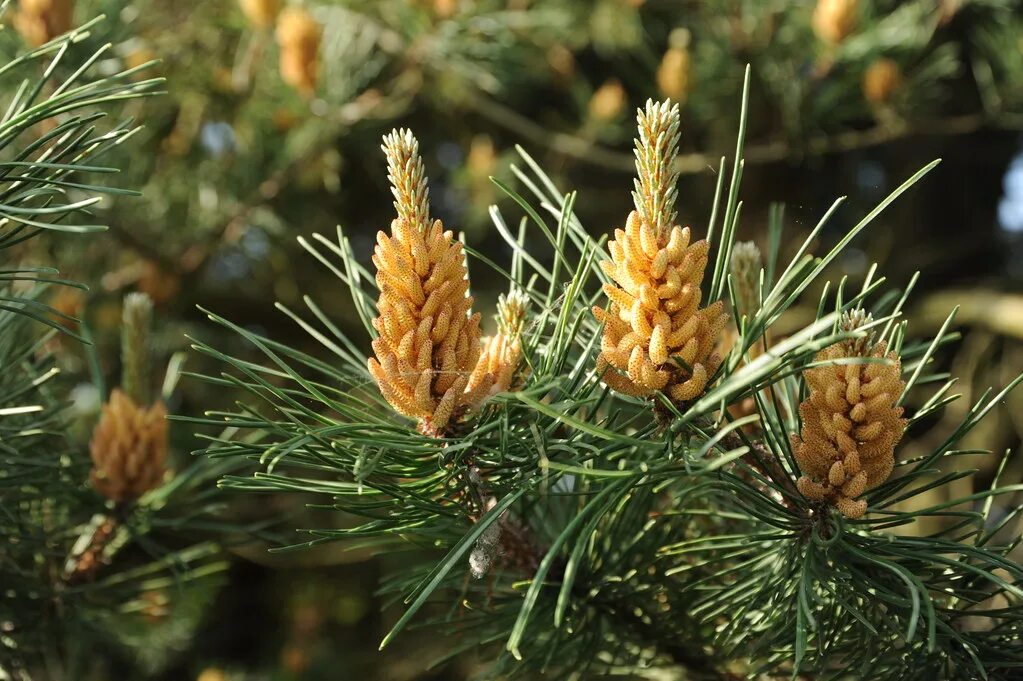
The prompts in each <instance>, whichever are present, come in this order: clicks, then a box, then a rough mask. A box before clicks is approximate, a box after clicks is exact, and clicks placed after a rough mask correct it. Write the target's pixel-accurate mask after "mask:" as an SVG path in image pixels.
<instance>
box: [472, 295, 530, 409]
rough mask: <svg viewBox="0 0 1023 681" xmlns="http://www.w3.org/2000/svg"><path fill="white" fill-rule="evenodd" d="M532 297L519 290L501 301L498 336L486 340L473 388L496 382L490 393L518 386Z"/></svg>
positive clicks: (500, 298) (474, 374) (474, 373)
mask: <svg viewBox="0 0 1023 681" xmlns="http://www.w3.org/2000/svg"><path fill="white" fill-rule="evenodd" d="M528 306H529V298H527V297H526V295H525V294H524V293H522V292H521V291H519V290H517V289H515V290H512V291H511V293H509V294H508V295H507V296H505V295H504V294H502V295H501V296H500V297H499V298H498V301H497V315H496V316H497V333H496V334H494V335H493V336H487V337H486V338H484V339H483V341H482V350H481V352H480V360H479V362H477V364H476V369H475V370H474V371H473V372H472V376H471V377H470V378H469V389H470V390H472V389H475V387H476V386H477V385H479V384H481V383H482V382H485V381H486V380H488V379H487V376H488V375H489V376H490V377H492V379H493V386H492V387H491V388H490V394H497V393H501V392H505V391H507V390H510V389H512V388H513V387H514V383H515V374H516V371H517V370H518V368H519V364H520V363H521V361H522V324H523V322H524V321H525V318H526V309H527V307H528Z"/></svg>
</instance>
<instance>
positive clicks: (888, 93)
mask: <svg viewBox="0 0 1023 681" xmlns="http://www.w3.org/2000/svg"><path fill="white" fill-rule="evenodd" d="M901 84H902V70H901V69H900V68H899V65H898V64H897V63H895V61H894V60H892V59H888V58H887V57H883V58H881V59H878V60H877V61H875V62H874V63H873V64H871V65H870V66H869V67H868V68H867V70H866V71H865V72H864V74H863V86H862V87H863V98H864V99H866V100H867V101H868V102H870V103H871V104H873V105H874V106H879V105H881V104H886V103H888V101H889V100H890V99H891V98H892V95H893V94H895V91H896V90H898V89H899V86H900V85H901Z"/></svg>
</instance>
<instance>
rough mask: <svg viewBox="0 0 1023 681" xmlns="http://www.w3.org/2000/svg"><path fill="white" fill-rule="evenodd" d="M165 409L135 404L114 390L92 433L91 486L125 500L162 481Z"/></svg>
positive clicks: (164, 455) (165, 458)
mask: <svg viewBox="0 0 1023 681" xmlns="http://www.w3.org/2000/svg"><path fill="white" fill-rule="evenodd" d="M166 416H167V410H166V409H165V408H164V406H163V404H162V403H157V404H154V405H153V406H151V407H143V406H139V405H138V404H136V403H135V402H134V401H133V400H132V399H131V398H130V397H128V396H127V395H125V394H124V393H123V392H121V391H120V390H114V391H113V393H111V395H110V401H109V402H107V403H106V404H105V405H103V412H102V415H101V416H100V420H99V423H98V424H97V425H96V429H95V430H93V432H92V440H91V442H90V443H89V452H90V454H91V455H92V464H93V468H92V473H91V474H90V480H91V481H92V486H93V487H95V488H96V491H98V492H99V493H100V494H102V495H103V496H105V497H106V498H108V499H110V500H112V501H115V502H119V503H121V502H129V501H134V500H135V499H138V498H139V497H140V496H142V495H143V494H145V493H146V492H148V491H149V490H151V489H153V488H154V487H156V486H157V485H159V484H160V482H161V480H163V476H164V473H165V471H166V461H167V419H166Z"/></svg>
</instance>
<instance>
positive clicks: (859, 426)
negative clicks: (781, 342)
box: [791, 339, 906, 519]
mask: <svg viewBox="0 0 1023 681" xmlns="http://www.w3.org/2000/svg"><path fill="white" fill-rule="evenodd" d="M887 350H888V346H887V343H885V342H883V341H882V342H880V343H877V344H871V343H870V342H869V341H866V342H864V341H863V340H862V339H861V341H860V342H858V343H856V342H854V343H845V342H843V343H836V344H835V345H832V346H830V347H827V348H825V349H824V350H822V351H821V352H819V353H817V356H816V358H815V362H816V363H820V362H825V363H826V364H824V365H822V366H817V367H814V368H812V369H808V370H806V371H804V372H803V377H804V378H805V379H806V382H807V385H808V386H809V387H810V395H809V397H808V398H807V399H806V401H804V402H803V403H802V404H801V405H800V407H799V414H800V416H801V417H802V421H803V430H802V433H801V434H800V436H799V437H797V436H795V435H792V436H791V440H792V450H793V453H794V454H795V457H796V461H797V462H798V463H799V468H800V470H801V471H802V472H803V476H802V477H801V478H799V480H797V486H798V487H799V491H800V492H801V493H802V494H803V496H805V497H807V498H808V499H812V500H814V501H825V502H827V503H829V504H832V505H834V506H835V507H836V508H838V510H839V511H840V512H841V513H842V515H844V516H846V517H847V518H852V519H856V518H860V517H862V516H863V514H864V512H866V510H867V502H866V501H865V500H863V499H857V497H859V496H860V495H862V494H863V493H864V492H865V491H866V490H869V489H871V488H872V487H875V486H877V485H879V484H880V483H882V482H884V481H885V480H886V479H887V478H888V476H889V475H891V472H892V468H893V467H894V466H895V445H896V444H897V443H898V441H899V439H900V438H901V437H902V433H903V431H904V430H905V427H906V420H905V419H903V418H902V407H897V406H895V403H896V401H897V400H898V399H899V396H900V395H901V394H902V390H903V387H904V386H905V384H904V383H903V381H902V379H901V371H902V370H901V366H900V363H899V358H898V356H897V355H896V354H895V353H894V352H888V351H887ZM850 357H867V358H874V359H882V358H883V359H887V360H889V363H886V364H881V363H877V362H873V363H857V364H834V363H833V362H834V361H835V360H840V359H844V358H850Z"/></svg>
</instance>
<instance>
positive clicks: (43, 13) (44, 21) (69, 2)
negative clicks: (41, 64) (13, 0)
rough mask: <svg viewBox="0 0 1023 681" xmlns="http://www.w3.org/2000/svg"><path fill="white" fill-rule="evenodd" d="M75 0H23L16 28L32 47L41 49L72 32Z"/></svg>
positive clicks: (17, 16)
mask: <svg viewBox="0 0 1023 681" xmlns="http://www.w3.org/2000/svg"><path fill="white" fill-rule="evenodd" d="M74 13H75V3H74V0H21V1H20V2H19V3H18V12H17V13H16V14H15V15H14V20H13V23H14V28H15V29H16V30H17V31H18V33H20V34H21V37H22V38H23V39H24V40H25V42H26V43H28V44H29V45H30V46H32V47H39V46H40V45H43V44H45V43H48V42H50V41H51V40H53V39H54V38H56V37H57V36H59V35H63V34H64V33H67V32H68V31H70V30H71V28H72V25H73V23H74Z"/></svg>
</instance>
